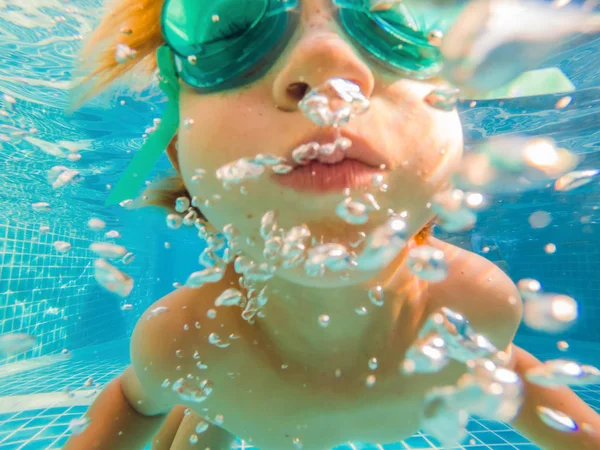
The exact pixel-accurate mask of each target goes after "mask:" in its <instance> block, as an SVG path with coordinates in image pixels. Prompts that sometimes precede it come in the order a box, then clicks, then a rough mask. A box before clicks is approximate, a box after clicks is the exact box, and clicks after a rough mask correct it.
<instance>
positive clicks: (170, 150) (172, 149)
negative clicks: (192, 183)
mask: <svg viewBox="0 0 600 450" xmlns="http://www.w3.org/2000/svg"><path fill="white" fill-rule="evenodd" d="M177 143H178V137H177V134H175V136H173V139H171V142H169V145H168V146H167V156H168V157H169V161H171V165H172V166H173V167H174V168H175V170H176V171H177V173H178V174H180V175H181V169H180V168H179V157H178V155H177Z"/></svg>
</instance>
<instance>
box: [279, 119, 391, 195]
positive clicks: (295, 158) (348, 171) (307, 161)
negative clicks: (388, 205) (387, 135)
mask: <svg viewBox="0 0 600 450" xmlns="http://www.w3.org/2000/svg"><path fill="white" fill-rule="evenodd" d="M336 139H338V140H337V141H336ZM335 143H338V145H335ZM323 146H325V147H326V148H327V149H326V150H325V151H318V150H317V149H319V147H321V148H322V147H323ZM301 147H303V149H304V150H308V151H301V152H300V153H301V154H302V155H304V156H303V157H299V153H298V149H299V148H301ZM287 159H288V161H289V164H290V165H291V166H292V167H293V169H292V170H291V171H290V172H288V173H286V174H284V175H274V176H273V179H274V180H275V181H276V182H277V183H278V184H280V185H283V186H286V187H289V188H292V189H294V190H296V191H299V192H312V193H322V194H326V193H333V192H341V191H343V190H344V189H356V188H361V187H367V186H371V185H373V180H374V177H376V176H380V175H383V174H384V173H385V171H386V169H387V168H388V167H389V162H388V161H387V159H386V158H385V156H384V155H383V154H382V153H381V152H378V151H377V150H376V149H374V148H373V147H372V146H371V145H370V143H369V142H368V141H367V140H366V139H364V138H362V137H360V136H357V135H352V134H349V133H346V132H341V133H340V134H337V133H336V132H335V130H333V131H326V130H322V131H320V132H319V133H316V134H313V135H311V136H308V137H306V138H304V139H303V140H302V141H301V142H300V143H299V145H297V146H295V147H293V148H292V149H291V150H290V152H289V153H288V158H287Z"/></svg>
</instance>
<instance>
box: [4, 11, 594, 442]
mask: <svg viewBox="0 0 600 450" xmlns="http://www.w3.org/2000/svg"><path fill="white" fill-rule="evenodd" d="M0 8H3V10H2V12H1V13H0V110H2V109H4V110H7V109H8V107H9V106H10V105H8V104H7V102H6V100H3V98H2V97H3V96H4V95H5V94H8V95H9V96H11V97H13V98H14V99H16V104H15V105H14V106H13V107H11V109H10V111H9V114H8V116H3V115H0V135H2V136H8V138H7V139H8V140H9V142H4V141H0V143H1V147H0V186H1V187H2V189H1V191H0V192H1V193H0V198H1V199H2V201H0V335H1V334H5V333H10V332H23V333H29V334H32V335H35V336H37V337H38V345H37V346H36V347H35V348H34V349H33V350H32V351H30V352H28V353H26V354H23V355H19V356H17V357H12V358H9V359H5V360H0V411H5V410H7V409H9V408H7V407H6V405H7V404H8V402H9V400H10V399H11V398H15V397H16V396H24V397H22V398H21V397H19V399H21V400H20V401H21V407H19V408H17V409H16V410H14V411H10V412H0V450H8V449H45V448H60V446H61V444H62V443H63V442H64V440H65V439H66V436H67V434H66V433H67V431H66V429H67V424H68V422H69V420H71V419H72V418H74V417H78V416H79V415H80V414H81V413H82V412H83V411H84V410H85V408H86V401H87V400H86V399H85V398H79V397H77V396H75V397H74V398H75V400H71V403H73V404H71V405H68V406H64V398H69V397H68V395H67V394H66V393H65V391H64V390H65V389H66V388H68V389H69V390H71V391H76V392H77V391H86V390H89V387H84V386H83V384H84V382H85V381H86V380H87V379H88V378H89V377H93V378H94V382H95V383H99V384H100V386H99V387H101V385H103V384H104V383H106V382H107V381H108V380H110V379H111V377H114V376H116V375H117V374H119V373H120V372H121V371H122V369H123V367H125V366H126V364H127V363H128V359H127V358H128V356H127V352H126V343H127V337H128V336H129V334H130V332H131V330H132V327H133V325H134V324H135V322H136V320H137V318H138V317H139V315H140V314H141V312H142V311H143V310H144V309H145V308H146V307H147V306H148V305H149V303H151V302H153V301H154V300H156V299H158V298H160V297H161V296H163V295H164V294H166V293H167V292H169V291H170V290H172V289H173V287H172V284H173V283H174V282H183V281H185V280H184V279H181V277H182V276H185V274H188V273H190V271H191V268H192V267H195V265H196V264H197V262H196V260H197V255H198V252H199V249H200V245H201V243H200V242H198V247H194V248H193V251H192V250H190V247H191V246H190V245H189V242H190V240H193V239H196V238H195V235H194V234H193V233H188V234H187V235H186V233H185V232H173V231H170V230H168V229H166V227H165V226H164V217H163V216H162V215H161V214H160V213H157V212H153V211H144V212H139V211H137V212H135V213H132V212H128V211H125V210H123V209H122V208H119V207H113V208H104V207H103V203H104V199H105V198H106V196H107V192H108V190H109V185H113V184H114V183H115V182H116V181H117V179H118V177H119V174H120V173H121V172H122V171H123V169H124V168H125V166H126V165H127V163H128V161H129V160H130V159H131V156H132V154H133V153H134V152H135V151H136V150H137V149H139V147H140V145H141V144H142V142H143V137H142V134H143V133H144V130H145V129H146V128H147V127H149V126H151V125H152V121H153V119H154V118H156V117H159V116H160V113H161V111H162V108H163V107H164V102H163V98H162V96H161V94H160V93H159V92H157V91H156V90H148V91H146V92H143V93H142V94H140V95H137V96H132V95H131V94H130V93H127V92H124V91H115V92H111V93H109V94H107V95H105V96H103V97H102V98H99V99H96V100H94V101H93V102H91V103H90V104H88V105H86V106H85V107H84V108H82V109H81V110H80V111H78V112H76V113H74V114H72V115H68V114H66V113H65V108H66V106H67V105H68V103H69V96H68V87H69V83H70V80H71V78H72V75H73V67H74V58H75V55H76V52H77V50H78V48H79V47H80V45H81V38H80V36H81V35H82V34H86V33H87V32H88V31H89V30H90V29H91V28H92V27H93V26H94V24H95V23H96V22H97V20H98V17H99V13H100V9H99V8H100V1H99V0H71V1H70V2H68V3H65V2H62V1H59V0H0ZM56 18H58V21H56ZM62 18H64V20H63V19H62ZM567 44H568V45H567ZM599 50H600V39H589V38H578V39H576V40H574V41H572V42H569V43H565V50H564V51H561V52H558V53H557V54H556V55H555V56H553V57H552V59H551V60H549V61H548V62H547V63H546V64H545V66H558V67H560V68H561V69H562V70H563V71H564V72H565V73H566V74H567V75H568V76H569V78H570V79H571V80H572V81H573V83H574V84H575V85H576V87H577V92H576V93H574V94H573V95H572V97H573V100H572V102H571V104H570V105H569V106H568V107H567V108H565V109H564V110H561V111H557V110H556V109H554V105H555V103H556V101H557V100H558V98H560V96H545V97H536V98H527V99H518V100H507V101H505V102H503V103H502V104H500V103H498V102H479V103H478V104H477V105H476V106H475V107H473V108H471V107H470V106H469V104H467V103H464V104H461V105H460V110H461V118H462V121H463V126H464V130H465V140H466V143H467V145H472V144H473V143H475V142H477V141H478V140H481V139H484V138H487V137H490V136H493V135H498V134H515V133H519V134H526V135H531V136H550V137H552V138H553V139H555V140H556V141H557V143H558V144H559V145H560V146H563V147H565V148H568V149H569V150H571V151H573V152H575V153H577V154H579V155H580V156H581V157H582V159H583V162H582V164H581V166H580V167H581V168H598V167H600V156H599V155H600V153H599V150H600V85H599V82H598V80H599V77H598V74H599V73H600V58H598V57H597V54H598V51H599ZM32 128H35V129H37V131H36V132H31V131H30V130H31V129H32ZM22 131H25V134H23V135H21V134H20V133H21V132H22ZM7 139H5V140H7ZM74 152H77V153H80V154H81V159H80V160H79V161H76V162H72V161H69V160H67V159H66V157H67V155H68V154H70V153H74ZM56 165H65V166H68V167H71V168H76V169H77V170H79V172H80V173H81V176H82V180H80V181H78V182H77V183H74V184H73V185H69V186H66V187H65V188H63V189H61V190H58V191H55V190H53V189H52V188H51V187H50V186H49V185H48V183H47V181H46V173H47V171H48V170H49V169H50V168H51V167H53V166H56ZM168 167H169V164H168V161H167V160H166V158H164V159H163V160H161V162H160V164H159V165H158V167H157V168H156V170H155V174H158V173H159V172H162V171H164V170H166V169H168ZM38 201H47V202H49V203H50V205H51V211H50V212H49V213H36V212H34V211H33V210H32V208H31V206H30V205H31V204H32V203H34V202H38ZM599 206H600V186H599V185H598V182H593V183H590V184H588V185H586V186H584V187H582V188H579V189H576V190H574V191H570V192H560V193H558V192H554V191H552V190H550V189H541V190H538V191H533V192H527V193H525V194H520V195H518V196H517V195H506V196H497V197H495V200H494V204H493V205H492V207H490V208H489V209H488V210H486V211H484V212H482V213H481V214H480V216H479V220H478V223H477V226H476V227H475V229H474V230H472V231H471V232H470V233H467V234H461V235H452V236H446V235H444V234H443V233H442V232H441V231H439V230H437V231H436V233H438V234H439V236H441V237H442V238H444V239H447V240H449V241H451V242H453V243H455V244H456V245H459V246H462V247H464V248H467V249H470V250H472V251H475V252H478V253H480V254H482V255H483V256H485V257H487V258H489V259H490V260H492V261H494V262H495V263H496V264H498V265H499V266H500V267H502V268H503V269H504V270H505V271H506V272H507V273H508V274H509V275H510V276H511V277H512V279H513V280H518V279H520V278H524V277H531V278H535V279H537V280H539V281H540V282H541V283H542V285H543V286H544V288H545V289H546V290H547V291H553V292H560V293H564V294H567V295H570V296H572V297H574V298H575V299H577V301H578V302H579V304H580V308H581V314H580V316H581V317H580V319H579V321H578V323H577V325H576V326H575V327H573V328H571V329H570V330H568V331H567V332H565V333H563V334H561V335H560V336H557V337H549V336H543V335H539V334H537V333H535V332H533V331H532V330H529V329H527V328H525V327H522V329H520V330H519V333H518V336H517V343H518V344H519V345H522V346H524V347H525V348H526V349H528V350H530V351H532V352H533V353H534V354H535V355H536V356H538V357H539V358H541V359H549V358H555V357H565V356H568V357H570V358H574V359H577V360H579V361H581V362H583V363H586V364H593V365H600V360H599V359H598V358H599V357H598V355H597V352H594V346H595V345H597V343H598V341H600V327H598V326H597V324H598V323H599V321H600V304H598V303H597V299H598V298H600V287H599V286H600V284H599V283H598V282H597V274H598V272H599V269H600V227H599V225H598V222H599V219H600V208H599ZM536 211H546V212H548V213H550V214H551V217H552V222H551V224H550V225H549V226H548V227H546V228H543V229H531V227H530V226H529V223H528V217H529V216H530V215H531V214H532V213H533V212H536ZM92 216H94V217H99V218H101V219H103V220H104V221H106V223H107V228H106V230H111V229H114V230H117V231H119V232H120V233H121V235H122V237H121V238H118V239H113V240H110V239H109V241H112V242H118V243H119V244H122V245H125V246H126V247H127V248H128V250H130V251H132V252H133V253H135V255H136V257H135V260H134V261H133V262H132V263H131V264H129V265H126V266H125V265H123V264H122V265H121V266H119V267H120V268H121V269H123V270H125V271H126V272H127V273H129V274H130V275H131V276H133V277H134V279H135V280H136V286H135V288H134V290H133V292H132V295H131V297H130V298H128V299H127V303H131V304H132V305H133V310H130V311H123V310H121V306H122V305H123V303H124V301H123V300H122V299H120V298H117V297H116V296H113V295H111V294H109V293H107V292H105V291H104V290H102V289H101V288H99V287H98V286H97V284H96V283H95V281H94V279H93V272H92V266H91V263H92V262H93V259H94V258H93V254H92V253H91V252H90V251H89V249H88V247H89V244H90V243H92V242H94V241H96V240H97V239H98V237H99V235H98V234H95V233H93V232H91V231H90V230H89V229H88V228H87V226H86V222H87V220H88V219H89V218H90V217H92ZM41 225H47V226H49V227H50V232H49V233H48V234H41V233H40V232H39V228H40V226H41ZM100 236H101V235H100ZM56 240H64V241H68V242H70V243H71V245H72V249H71V251H70V252H69V253H68V254H65V255H61V254H57V252H56V251H54V249H53V247H52V243H53V242H54V241H56ZM165 243H169V244H170V245H165ZM548 243H553V244H555V245H556V247H557V251H556V253H554V254H552V255H548V254H546V253H545V252H544V246H545V245H546V244H548ZM486 248H488V249H489V250H486ZM560 339H564V340H567V341H568V342H569V343H570V344H571V345H570V349H569V351H568V352H567V353H559V352H558V351H557V350H556V345H555V344H556V341H557V340H560ZM63 349H68V350H69V351H70V354H71V358H70V359H65V358H64V357H62V356H57V355H60V354H61V353H60V352H61V351H62V350H63ZM578 393H579V394H580V395H581V396H582V398H584V399H585V401H586V402H588V403H589V404H591V405H592V406H593V407H595V408H596V409H598V406H600V403H599V399H600V387H598V386H591V387H588V388H582V389H580V390H579V391H578ZM52 394H55V395H62V396H63V397H61V398H59V399H58V400H56V399H53V397H51V396H50V397H48V395H52ZM57 398H58V397H57ZM59 400H60V401H59ZM56 401H58V403H60V404H63V406H52V405H53V402H56ZM36 402H38V403H36ZM39 402H41V404H42V406H40V403H39ZM2 408H4V409H2ZM13 409H14V408H13ZM469 430H470V439H473V441H472V442H471V443H469V444H467V445H465V446H464V448H469V449H494V450H499V449H515V448H517V449H533V448H536V447H535V446H533V445H531V444H528V443H527V440H526V439H525V438H523V437H522V436H520V435H519V434H518V433H516V432H514V431H512V430H511V429H510V427H508V426H506V425H504V424H500V423H497V422H489V421H473V422H471V423H470V425H469ZM240 445H241V446H245V444H243V443H240ZM352 445H354V446H355V448H362V447H360V445H359V444H352ZM383 447H384V448H386V449H401V448H405V449H406V448H435V442H434V441H433V440H432V439H431V438H430V437H427V436H424V435H422V434H419V435H417V436H414V437H412V438H410V439H407V440H406V441H405V442H404V443H397V444H394V445H385V446H383ZM348 448H352V447H348ZM372 448H377V447H372Z"/></svg>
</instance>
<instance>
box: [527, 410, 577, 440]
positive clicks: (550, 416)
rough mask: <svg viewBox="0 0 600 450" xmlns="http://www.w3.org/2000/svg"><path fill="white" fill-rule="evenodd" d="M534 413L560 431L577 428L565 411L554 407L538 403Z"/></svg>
mask: <svg viewBox="0 0 600 450" xmlns="http://www.w3.org/2000/svg"><path fill="white" fill-rule="evenodd" d="M536 413H537V415H538V417H539V418H540V419H541V420H542V422H544V423H545V424H546V425H548V426H549V427H550V428H554V429H555V430H558V431H560V432H561V433H573V432H575V431H577V430H578V429H579V427H578V426H577V423H576V422H575V421H574V420H573V419H571V418H570V417H569V416H567V415H566V414H565V413H562V412H560V411H557V410H555V409H551V408H547V407H545V406H540V405H538V406H537V407H536Z"/></svg>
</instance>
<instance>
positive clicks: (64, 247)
mask: <svg viewBox="0 0 600 450" xmlns="http://www.w3.org/2000/svg"><path fill="white" fill-rule="evenodd" d="M52 245H54V248H55V249H56V251H57V252H58V253H68V252H69V251H70V250H71V244H70V243H68V242H65V241H55V242H54V243H53V244H52Z"/></svg>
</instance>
